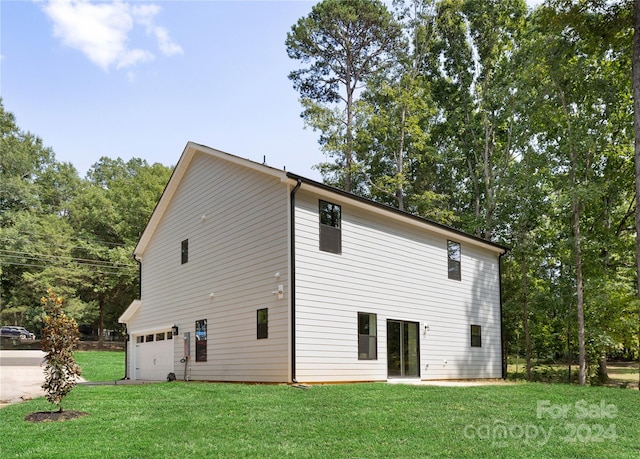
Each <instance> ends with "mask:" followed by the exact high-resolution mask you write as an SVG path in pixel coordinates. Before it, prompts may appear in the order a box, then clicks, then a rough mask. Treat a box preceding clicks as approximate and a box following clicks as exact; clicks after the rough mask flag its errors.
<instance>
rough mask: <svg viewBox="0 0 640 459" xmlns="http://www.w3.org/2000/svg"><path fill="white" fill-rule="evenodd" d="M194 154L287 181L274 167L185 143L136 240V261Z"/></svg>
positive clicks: (134, 253) (196, 144) (284, 174)
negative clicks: (203, 154) (200, 154)
mask: <svg viewBox="0 0 640 459" xmlns="http://www.w3.org/2000/svg"><path fill="white" fill-rule="evenodd" d="M196 152H201V153H205V154H208V155H210V156H214V157H216V158H220V159H224V160H225V161H229V162H232V163H235V164H238V165H241V166H244V167H249V168H251V169H253V170H256V171H258V172H261V173H263V174H264V173H266V174H269V175H272V176H274V177H276V178H279V179H280V180H281V181H286V179H287V176H286V173H285V171H283V170H280V169H277V168H275V167H272V166H267V165H266V164H260V163H257V162H255V161H252V160H250V159H245V158H241V157H240V156H235V155H232V154H231V153H227V152H224V151H222V150H217V149H215V148H211V147H207V146H206V145H201V144H198V143H195V142H191V141H190V142H187V144H186V146H185V147H184V150H183V151H182V155H180V159H179V160H178V163H177V164H176V166H175V167H174V168H173V171H172V172H171V177H169V181H168V182H167V184H166V185H165V187H164V190H163V191H162V194H161V195H160V199H158V202H157V203H156V206H155V208H154V209H153V212H152V213H151V216H150V217H149V221H148V222H147V225H146V226H145V229H144V231H143V232H142V234H141V235H140V239H138V243H137V244H136V247H135V249H134V252H133V256H134V258H135V259H136V260H141V258H140V255H141V254H142V253H144V251H145V250H146V248H147V244H148V243H149V241H150V240H151V236H152V235H153V233H154V231H155V229H156V227H157V226H158V223H160V219H161V218H162V216H163V215H164V212H165V210H166V209H167V207H168V206H169V203H170V202H171V198H172V197H173V194H174V193H175V191H176V189H177V188H178V186H179V184H180V182H182V177H183V176H184V174H185V172H186V171H187V169H188V168H189V164H191V160H192V159H193V157H194V156H195V154H196Z"/></svg>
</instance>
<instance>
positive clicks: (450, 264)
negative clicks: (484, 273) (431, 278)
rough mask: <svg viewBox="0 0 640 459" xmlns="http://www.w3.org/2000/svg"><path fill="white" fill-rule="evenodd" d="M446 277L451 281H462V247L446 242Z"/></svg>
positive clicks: (456, 243)
mask: <svg viewBox="0 0 640 459" xmlns="http://www.w3.org/2000/svg"><path fill="white" fill-rule="evenodd" d="M447 276H448V277H449V279H451V280H457V281H459V280H462V245H461V244H460V243H459V242H456V241H451V240H448V241H447Z"/></svg>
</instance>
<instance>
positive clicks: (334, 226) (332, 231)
mask: <svg viewBox="0 0 640 459" xmlns="http://www.w3.org/2000/svg"><path fill="white" fill-rule="evenodd" d="M325 207H326V210H323V209H324V208H325ZM327 216H329V221H327V220H326V217H327ZM318 222H319V229H318V230H319V235H318V239H319V240H318V246H319V249H320V250H321V251H322V252H328V253H334V254H336V255H340V254H342V206H341V205H340V204H335V203H333V202H329V201H325V200H323V199H319V200H318Z"/></svg>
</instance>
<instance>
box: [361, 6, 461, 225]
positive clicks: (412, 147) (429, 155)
mask: <svg viewBox="0 0 640 459" xmlns="http://www.w3.org/2000/svg"><path fill="white" fill-rule="evenodd" d="M394 6H395V12H396V17H397V20H398V22H399V23H400V24H402V25H403V31H404V33H403V40H401V41H399V43H398V46H397V47H396V48H395V49H393V50H391V52H390V59H391V61H390V64H391V65H390V67H389V68H388V70H387V71H386V72H384V73H382V72H381V73H380V74H379V75H378V76H376V77H375V78H372V79H371V80H369V82H368V84H367V89H366V91H365V92H364V93H363V95H362V99H361V101H360V106H361V108H362V110H361V113H360V115H361V118H362V120H363V121H362V122H361V125H362V128H361V129H360V130H359V133H358V138H357V144H358V159H359V162H360V163H361V164H362V165H363V167H364V173H365V175H366V177H367V181H368V193H369V196H370V197H371V198H373V199H375V200H377V201H380V202H384V203H387V204H389V205H391V206H394V207H397V208H398V209H400V210H406V211H408V212H412V213H415V214H419V215H422V216H424V217H428V218H431V219H433V220H436V221H439V222H441V223H447V224H451V223H453V222H454V221H455V216H454V215H453V213H452V212H451V211H450V210H449V208H448V207H449V206H448V203H447V196H445V195H444V194H443V193H442V192H441V187H440V186H439V178H438V177H437V175H438V173H439V170H438V164H439V159H438V158H437V156H436V149H435V148H434V147H433V146H432V145H431V142H430V126H431V125H432V124H433V123H434V121H435V117H436V106H435V103H434V101H433V100H432V98H431V87H430V84H429V82H428V80H427V79H426V78H425V73H424V71H423V69H424V67H425V65H426V64H425V62H426V61H427V60H428V56H429V55H430V51H431V50H430V48H431V47H432V46H433V33H434V31H433V28H434V20H435V16H434V15H435V2H434V1H433V0H411V1H409V2H405V1H404V0H397V1H395V2H394Z"/></svg>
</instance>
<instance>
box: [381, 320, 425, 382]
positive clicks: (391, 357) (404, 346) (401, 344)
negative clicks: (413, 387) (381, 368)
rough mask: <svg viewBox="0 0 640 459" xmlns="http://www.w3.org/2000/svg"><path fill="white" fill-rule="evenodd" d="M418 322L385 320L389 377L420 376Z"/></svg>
mask: <svg viewBox="0 0 640 459" xmlns="http://www.w3.org/2000/svg"><path fill="white" fill-rule="evenodd" d="M418 329H419V324H418V322H405V321H402V320H391V319H389V320H387V373H388V377H389V378H412V377H413V378H416V377H420V336H419V333H418Z"/></svg>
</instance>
